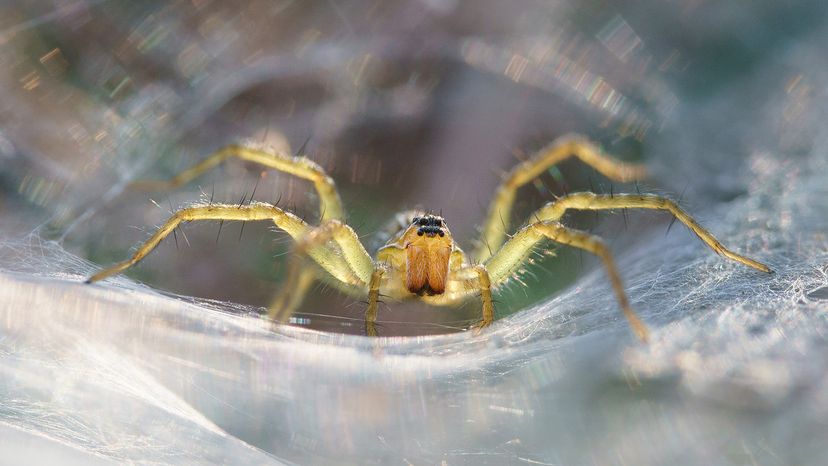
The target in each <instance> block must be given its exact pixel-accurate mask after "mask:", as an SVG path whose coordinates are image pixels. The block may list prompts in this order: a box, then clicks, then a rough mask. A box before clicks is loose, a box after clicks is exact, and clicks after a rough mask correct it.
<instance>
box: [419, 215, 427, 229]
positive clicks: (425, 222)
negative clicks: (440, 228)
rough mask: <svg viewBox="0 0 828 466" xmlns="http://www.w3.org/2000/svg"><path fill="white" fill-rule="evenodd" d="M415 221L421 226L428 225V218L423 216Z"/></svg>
mask: <svg viewBox="0 0 828 466" xmlns="http://www.w3.org/2000/svg"><path fill="white" fill-rule="evenodd" d="M417 223H419V224H420V226H421V227H424V226H426V225H428V219H427V218H425V217H422V218H420V219H419V221H418V222H417Z"/></svg>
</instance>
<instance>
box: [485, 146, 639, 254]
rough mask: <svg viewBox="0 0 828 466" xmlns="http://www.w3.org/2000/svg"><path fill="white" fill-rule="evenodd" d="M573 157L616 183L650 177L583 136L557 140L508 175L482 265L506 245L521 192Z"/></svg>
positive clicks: (495, 204)
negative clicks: (528, 184)
mask: <svg viewBox="0 0 828 466" xmlns="http://www.w3.org/2000/svg"><path fill="white" fill-rule="evenodd" d="M573 156H574V157H576V158H578V159H580V160H581V161H582V162H584V163H585V164H587V165H589V166H590V167H592V168H594V169H595V170H597V171H598V172H599V173H601V174H602V175H604V176H606V177H607V178H609V179H611V180H615V181H633V180H637V179H640V178H643V177H644V176H645V174H646V170H645V168H644V166H643V165H638V164H630V163H624V162H621V161H618V160H615V159H614V158H612V157H610V156H608V155H605V154H604V153H603V152H602V151H601V149H600V148H599V147H598V146H596V145H595V144H594V143H592V142H590V141H589V140H588V139H587V138H585V137H583V136H578V135H568V136H563V137H560V138H558V139H556V140H555V141H553V142H552V143H551V144H549V145H548V146H546V147H545V148H543V149H541V150H540V151H538V152H537V153H536V154H535V155H533V156H532V157H531V158H530V159H529V160H526V161H525V162H522V163H519V164H518V165H516V166H515V167H513V168H512V169H511V170H510V171H509V172H508V173H507V174H506V176H505V178H504V180H503V182H502V183H501V185H500V187H499V188H498V189H497V191H496V192H495V197H494V199H493V200H492V202H491V204H490V205H489V212H488V214H487V216H486V222H485V223H484V224H483V230H482V233H481V237H480V245H479V247H478V250H477V252H476V256H475V257H476V258H477V260H478V261H480V262H482V261H484V260H486V259H488V258H489V257H490V256H491V255H492V253H493V251H497V249H498V248H499V247H500V246H501V245H502V244H503V241H504V239H505V237H506V231H507V230H508V229H509V221H510V220H509V219H510V217H511V212H512V206H513V205H514V202H515V195H516V193H517V190H518V188H520V187H521V186H523V185H525V184H527V183H529V182H531V181H532V180H534V179H535V178H537V177H538V176H540V175H541V174H542V173H543V172H544V171H545V170H548V169H549V168H550V167H552V166H554V165H555V164H557V163H560V162H562V161H563V160H565V159H568V158H570V157H573Z"/></svg>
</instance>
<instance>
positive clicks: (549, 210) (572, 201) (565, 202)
mask: <svg viewBox="0 0 828 466" xmlns="http://www.w3.org/2000/svg"><path fill="white" fill-rule="evenodd" d="M569 209H577V210H608V209H656V210H666V211H668V212H670V213H671V214H673V215H674V217H675V218H676V219H678V220H679V221H680V222H681V223H683V224H685V225H686V226H687V227H688V228H690V229H691V230H692V231H693V233H695V234H696V236H698V237H699V239H701V240H702V241H704V243H705V244H707V245H708V246H709V247H710V248H711V249H713V250H714V251H715V252H716V253H717V254H719V255H721V256H724V257H727V258H728V259H730V260H734V261H736V262H739V263H742V264H744V265H746V266H748V267H753V268H754V269H756V270H760V271H762V272H766V273H770V272H771V269H770V268H769V267H768V266H767V265H765V264H762V263H761V262H757V261H755V260H753V259H751V258H749V257H745V256H742V255H740V254H737V253H735V252H733V251H731V250H729V249H727V248H726V247H724V245H722V243H720V242H719V240H717V239H716V237H714V236H713V235H712V234H710V232H709V231H707V230H706V229H705V228H704V227H702V226H701V225H699V223H698V222H696V220H695V219H693V217H691V216H690V215H689V214H688V213H687V212H685V211H684V210H682V209H681V207H679V206H678V204H676V203H675V202H673V201H672V200H670V199H667V198H665V197H661V196H656V195H653V194H612V195H606V194H595V193H590V192H585V193H573V194H569V195H566V196H564V197H561V198H560V199H558V200H556V201H553V202H550V203H548V204H546V205H545V206H544V207H542V208H541V209H539V210H538V211H537V212H536V213H535V214H533V215H532V216H531V217H530V219H531V220H532V221H538V220H547V221H549V220H559V219H560V218H561V217H562V216H563V215H564V213H565V212H566V211H567V210H569Z"/></svg>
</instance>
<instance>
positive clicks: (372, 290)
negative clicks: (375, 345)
mask: <svg viewBox="0 0 828 466" xmlns="http://www.w3.org/2000/svg"><path fill="white" fill-rule="evenodd" d="M384 273H385V268H384V267H383V266H377V267H376V268H375V269H374V272H373V273H372V274H371V282H370V283H369V284H368V308H367V309H366V310H365V334H366V335H368V336H369V337H375V336H377V335H378V333H377V325H376V322H377V308H378V307H379V294H380V283H381V282H382V276H383V274H384Z"/></svg>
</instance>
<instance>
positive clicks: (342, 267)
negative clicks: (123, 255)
mask: <svg viewBox="0 0 828 466" xmlns="http://www.w3.org/2000/svg"><path fill="white" fill-rule="evenodd" d="M197 220H230V221H233V220H235V221H254V220H270V221H272V222H273V223H274V224H276V226H277V227H279V228H280V229H282V230H284V231H285V232H287V233H288V234H289V235H290V236H291V237H293V238H294V239H295V240H297V239H300V238H302V237H303V236H304V235H305V234H306V233H308V232H309V231H311V230H312V229H311V228H310V227H309V226H308V224H307V223H305V222H304V221H303V220H302V219H300V218H299V217H297V216H296V215H294V214H292V213H290V212H287V211H284V210H282V209H280V208H278V207H276V206H273V205H270V204H265V203H261V202H254V203H251V204H249V205H243V206H240V205H227V204H211V205H200V206H193V207H188V208H184V209H181V210H179V211H177V212H175V213H174V214H173V215H172V217H170V218H169V219H168V220H167V221H166V222H165V223H164V224H163V225H162V226H161V227H160V228H159V229H158V230H157V231H156V232H155V234H153V235H152V236H151V237H150V239H148V240H147V241H145V242H144V243H143V244H142V245H141V246H140V247H139V248H138V250H137V251H136V252H135V254H134V255H133V256H132V257H131V258H129V259H127V260H125V261H123V262H119V263H117V264H115V265H113V266H111V267H109V268H107V269H104V270H102V271H100V272H98V273H96V274H95V275H93V276H91V277H89V279H88V280H87V283H92V282H96V281H99V280H103V279H104V278H106V277H109V276H111V275H114V274H117V273H120V272H122V271H124V270H126V269H127V268H129V267H132V266H133V265H135V264H137V263H138V262H139V261H141V260H142V259H143V258H144V257H146V256H147V255H148V254H149V253H150V252H151V251H152V250H153V249H155V247H156V246H158V244H159V243H161V241H162V240H163V239H164V238H166V237H167V236H168V235H169V234H170V233H172V232H173V231H174V230H175V228H176V227H178V225H179V224H181V223H183V222H191V221H197ZM357 241H358V240H357ZM308 255H310V256H311V258H312V259H313V260H315V261H316V262H317V263H319V265H320V266H321V267H322V268H323V269H325V270H326V271H327V272H328V273H330V274H331V275H332V276H333V277H334V278H335V279H337V280H338V281H340V282H342V283H343V284H344V285H346V286H351V287H364V283H362V281H361V280H360V278H359V276H358V273H355V271H354V270H353V269H352V268H351V267H350V265H349V263H348V262H347V260H346V259H345V258H343V257H342V256H341V255H340V254H339V251H335V250H333V249H331V248H326V247H316V248H312V249H311V250H309V251H308ZM366 255H367V253H366ZM369 259H370V258H369Z"/></svg>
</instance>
